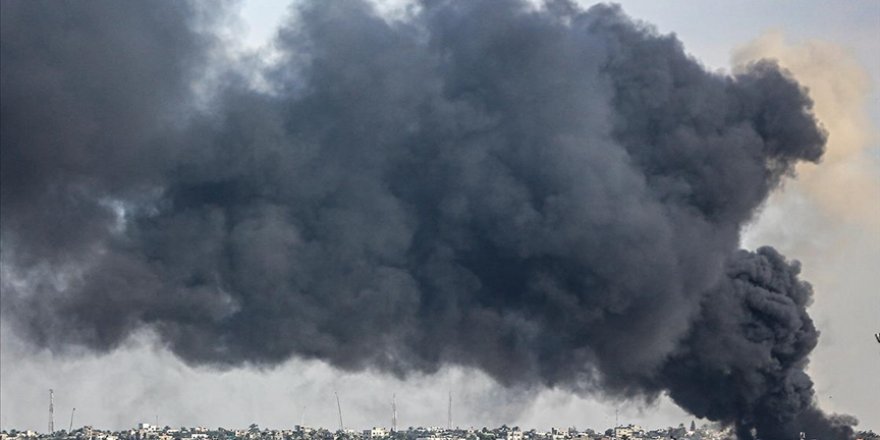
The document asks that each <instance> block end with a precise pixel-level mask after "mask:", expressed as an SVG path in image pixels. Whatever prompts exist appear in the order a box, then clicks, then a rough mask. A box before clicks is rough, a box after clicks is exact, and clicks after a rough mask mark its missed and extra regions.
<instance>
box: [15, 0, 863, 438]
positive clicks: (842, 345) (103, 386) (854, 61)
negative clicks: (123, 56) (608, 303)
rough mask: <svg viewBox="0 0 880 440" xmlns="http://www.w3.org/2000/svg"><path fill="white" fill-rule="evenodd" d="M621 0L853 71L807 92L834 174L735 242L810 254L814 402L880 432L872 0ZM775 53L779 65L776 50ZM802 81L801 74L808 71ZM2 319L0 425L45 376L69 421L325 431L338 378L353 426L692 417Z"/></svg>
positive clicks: (274, 22)
mask: <svg viewBox="0 0 880 440" xmlns="http://www.w3.org/2000/svg"><path fill="white" fill-rule="evenodd" d="M288 3H289V2H288V1H286V0H250V1H246V2H244V4H243V6H242V8H241V11H242V18H243V23H242V25H241V27H240V29H239V31H240V32H242V33H243V36H242V37H240V38H241V39H242V41H243V46H244V47H247V48H249V49H252V50H253V49H257V48H260V47H262V46H263V45H265V44H268V43H269V41H270V40H271V36H272V35H273V33H274V31H275V29H276V28H277V26H278V25H279V23H281V21H282V20H283V19H284V17H285V15H286V12H285V10H286V7H287V6H286V5H287V4H288ZM381 3H383V7H384V8H385V10H388V11H391V12H392V13H393V11H394V9H395V8H396V7H399V3H397V2H394V1H389V0H383V1H382V2H381ZM622 4H623V7H624V10H625V11H626V12H627V13H628V14H629V15H631V16H633V17H635V18H638V19H641V20H644V21H646V22H649V23H653V24H654V25H656V26H657V28H658V29H659V31H660V32H662V33H669V32H674V33H675V34H676V35H677V36H678V37H679V38H680V39H681V40H682V41H683V43H684V46H685V48H686V49H687V50H688V51H689V52H690V53H691V54H692V55H693V56H694V57H696V58H697V59H699V60H701V61H702V62H703V63H704V65H706V66H707V67H709V68H711V69H716V70H718V69H721V70H725V71H729V70H730V69H732V65H731V63H732V60H733V58H734V56H735V54H736V53H738V54H739V55H738V57H739V61H743V60H746V59H748V58H749V56H750V55H754V54H762V55H772V56H779V57H783V52H784V53H785V54H788V55H787V56H790V58H787V59H788V60H790V61H789V62H791V63H795V62H796V61H798V62H800V64H798V65H797V66H794V65H792V66H790V68H791V69H792V71H793V73H794V74H795V76H796V77H798V73H799V71H798V69H800V71H802V72H807V73H804V75H808V74H810V75H812V76H810V77H809V78H810V79H811V80H812V81H814V83H813V84H812V85H810V87H811V90H812V89H814V88H815V89H816V90H820V89H822V88H823V87H824V88H826V89H828V90H836V89H834V82H835V81H854V80H853V79H852V78H854V77H859V76H858V75H860V73H859V72H863V73H862V74H863V75H864V78H865V81H866V84H867V88H865V89H864V90H862V89H859V90H862V91H861V92H858V93H855V94H850V95H846V96H844V97H841V96H839V95H837V94H833V93H831V92H829V93H830V95H829V96H831V97H826V98H825V101H820V99H818V97H814V99H816V101H817V112H821V110H822V109H823V108H824V109H826V110H825V111H826V112H828V113H827V114H829V115H831V116H828V117H829V121H827V122H826V121H823V123H824V124H825V126H826V128H827V129H829V132H830V136H831V138H830V141H829V142H830V143H829V151H837V150H835V149H838V150H840V151H842V152H841V153H839V155H838V156H839V160H838V162H836V163H838V166H837V167H836V168H833V169H834V170H837V172H831V171H827V172H824V171H822V166H820V167H819V171H813V170H806V171H803V172H804V174H805V175H806V176H808V177H806V179H807V180H806V183H804V182H790V183H789V184H787V185H786V187H785V190H784V191H783V192H782V193H780V194H777V195H775V196H774V197H773V198H772V199H771V200H770V202H769V203H768V206H767V207H766V208H765V210H764V211H763V213H762V214H761V217H760V218H759V219H757V221H755V223H754V224H753V225H752V226H751V227H750V228H749V229H748V231H747V233H746V234H745V237H744V243H743V246H745V247H747V248H754V247H756V246H759V245H763V244H769V245H774V246H777V247H778V248H780V250H781V251H782V252H783V253H784V254H786V255H787V256H789V257H790V258H793V259H799V260H801V261H802V262H803V263H804V278H806V279H808V280H810V281H812V282H813V284H814V286H815V288H816V294H815V296H816V300H815V304H814V305H813V306H812V308H811V314H812V315H813V317H814V319H815V321H816V323H817V327H818V328H819V329H820V331H822V332H823V335H822V338H821V339H820V342H819V347H818V348H817V349H816V350H815V352H814V355H813V357H812V359H813V363H812V364H811V369H810V372H811V373H812V375H813V378H814V380H815V382H816V389H817V394H818V398H819V400H820V403H821V406H822V408H823V409H825V410H829V411H833V412H843V413H849V414H852V415H854V416H856V417H857V418H859V419H860V421H861V424H860V425H859V428H860V429H873V430H875V431H880V411H877V409H876V408H877V402H878V399H877V396H880V375H878V374H877V371H878V367H880V346H878V344H877V343H876V342H875V341H874V340H873V336H872V334H873V333H874V332H877V331H880V289H878V288H877V286H878V285H880V271H878V270H877V268H878V267H880V200H878V199H874V198H873V195H876V194H880V193H878V192H877V191H878V188H880V180H878V174H880V141H878V140H880V137H878V133H880V98H878V96H880V94H878V90H880V2H878V1H875V0H860V1H848V2H828V1H818V0H809V1H777V2H767V1H758V0H731V1H723V2H722V1H718V2H705V1H700V0H674V1H664V2H656V1H650V0H638V1H624V2H622ZM771 32H776V33H777V34H776V35H780V36H781V37H779V38H781V40H778V41H782V42H781V43H779V45H776V46H774V45H772V44H770V43H768V42H767V40H761V41H758V42H756V40H758V39H759V38H761V37H762V36H765V35H767V34H768V33H771ZM750 44H751V46H749V47H748V48H746V46H747V45H750ZM810 44H820V45H825V46H822V47H824V48H825V49H823V50H824V51H823V50H815V47H817V46H815V45H814V46H810ZM797 48H801V50H800V51H798V50H799V49H797ZM811 48H812V49H811ZM264 50H265V49H264ZM737 51H739V52H737ZM792 53H797V55H791V54H792ZM836 55H839V56H841V57H843V59H845V60H848V61H847V63H850V64H847V66H849V67H851V69H849V70H847V71H846V72H845V73H840V74H839V73H837V71H836V70H835V71H834V72H835V73H834V74H830V75H824V76H823V75H821V74H815V72H813V73H809V70H810V68H811V67H814V66H820V67H816V68H817V69H819V68H826V69H834V68H836V67H835V66H837V64H832V65H830V66H826V67H821V65H822V61H823V60H828V59H829V57H831V58H833V56H836ZM798 57H800V58H798ZM782 62H783V65H786V59H782ZM837 62H838V61H834V60H833V59H832V63H837ZM848 75H850V76H848ZM853 75H854V76H853ZM798 78H800V77H798ZM802 81H803V82H805V83H806V82H807V81H806V77H805V79H804V80H802ZM823 81H824V82H823ZM808 85H809V84H808ZM832 95H833V96H832ZM834 99H837V100H838V101H834ZM832 101H833V102H832ZM844 101H845V102H844ZM835 114H837V115H845V116H846V118H845V119H846V120H858V118H864V120H865V121H866V124H865V125H864V126H860V127H856V128H851V127H849V126H844V125H841V124H840V123H837V122H835V121H832V120H831V118H833V117H834V116H833V115H835ZM821 117H822V115H821V114H820V118H821ZM835 129H837V130H838V131H837V132H835ZM856 129H858V130H861V131H860V132H859V133H858V135H853V134H852V133H848V132H845V131H846V130H856ZM853 139H854V140H853ZM860 142H861V143H862V145H860V146H857V147H852V144H853V143H860ZM831 169H832V168H829V170H831ZM853 170H855V171H853ZM851 173H859V174H858V178H857V179H855V178H854V179H850V177H851ZM841 176H843V177H841ZM847 185H858V186H859V188H853V187H848V186H847ZM817 188H818V189H817ZM857 189H858V190H857ZM824 190H828V191H833V194H832V195H831V196H828V195H827V194H824V192H826V191H824ZM861 190H864V192H862V191H861ZM854 194H855V195H854ZM859 194H867V196H863V197H862V198H860V197H859V196H858V195H859ZM828 197H831V198H832V199H833V198H835V197H837V198H849V199H852V200H851V205H852V206H850V205H846V204H842V205H841V204H834V203H829V202H827V200H826V199H827V198H828ZM856 205H858V206H856ZM792 218H797V221H794V222H792V221H791V219H792ZM783 220H786V221H784V222H783ZM0 328H2V327H0ZM3 330H4V331H3V333H2V338H0V340H2V348H0V350H2V356H0V385H2V387H0V398H2V402H3V405H2V410H0V414H2V420H0V425H2V428H4V429H5V428H9V427H15V428H18V429H36V430H41V431H42V430H45V427H46V421H47V419H46V417H47V415H46V408H47V395H46V390H47V389H49V388H54V389H55V396H56V400H55V408H56V422H55V423H56V427H59V426H60V427H63V428H66V427H67V422H68V419H67V418H68V417H69V415H70V409H71V407H74V406H75V407H76V408H77V409H76V419H75V420H74V426H81V425H83V424H90V425H94V426H96V427H106V428H113V429H120V428H126V427H130V426H133V425H135V424H136V423H138V422H141V421H148V422H152V421H154V418H155V417H157V416H158V417H159V422H160V423H161V424H163V425H164V424H168V425H172V426H179V425H187V426H191V425H202V426H210V427H215V426H220V425H222V426H226V427H244V426H247V425H248V424H250V423H252V422H253V423H258V424H259V425H260V426H266V427H278V428H287V427H292V426H293V425H296V424H299V423H300V422H301V421H302V422H304V423H305V424H307V425H320V426H325V427H331V428H332V427H336V426H337V424H338V422H337V419H336V417H337V415H336V408H335V401H334V400H333V392H334V391H338V392H339V394H340V396H341V398H342V407H343V413H344V414H343V415H344V418H345V423H346V425H347V427H354V428H365V427H369V426H374V425H378V426H388V425H389V423H390V399H391V394H392V393H396V394H397V403H398V409H399V420H400V425H401V426H404V427H405V426H411V425H444V424H445V421H446V398H447V393H448V392H449V391H450V390H451V391H452V393H453V396H454V400H455V410H454V421H455V424H456V425H459V426H497V425H501V424H508V425H519V426H522V427H535V428H539V429H548V428H549V427H551V426H566V427H567V426H577V427H579V428H586V427H592V428H603V429H604V428H606V427H608V426H611V425H612V424H613V422H614V417H615V411H619V417H620V420H621V422H633V423H639V424H641V425H643V426H646V427H654V426H669V425H677V424H678V423H689V422H690V420H692V417H691V416H689V415H687V414H686V413H685V412H683V411H682V410H680V409H678V408H677V407H675V405H674V404H672V403H671V402H669V401H668V399H665V398H663V399H661V400H660V401H659V402H657V403H656V404H653V405H652V404H645V403H644V402H604V401H602V399H601V397H599V396H596V397H595V398H582V397H577V396H572V395H569V394H568V393H566V392H564V391H559V390H511V389H505V388H503V387H500V386H499V385H497V384H494V383H493V382H492V381H491V380H490V379H489V378H488V377H487V376H485V375H484V374H483V373H480V372H478V371H472V370H465V369H461V368H449V369H446V370H444V371H441V372H440V373H438V374H436V375H434V376H427V377H413V378H410V379H409V380H405V381H404V380H399V379H396V378H392V377H388V376H384V375H382V374H381V373H374V372H362V373H345V372H340V371H338V370H336V369H334V368H332V367H330V366H327V365H325V364H323V363H320V362H315V361H300V360H292V361H289V362H287V363H285V364H283V365H281V366H279V367H277V368H274V369H271V370H267V371H255V370H247V369H234V370H229V371H223V372H218V371H213V370H209V369H202V368H195V369H194V368H191V367H188V366H186V365H184V364H182V363H181V362H180V361H179V360H177V359H175V358H174V357H173V356H172V355H171V354H169V353H168V352H167V351H166V350H164V349H163V348H161V347H157V346H155V343H154V342H152V341H153V339H152V338H151V337H150V335H142V336H141V337H139V338H135V340H133V341H131V342H130V344H129V345H128V346H127V347H126V348H124V349H122V350H119V351H117V352H114V353H112V354H109V355H106V356H95V355H91V354H88V355H84V356H82V357H79V358H75V359H70V358H64V359H62V358H53V357H52V356H51V355H50V354H48V353H46V352H41V353H32V352H31V351H30V350H31V349H29V348H26V347H25V346H24V345H22V344H21V343H20V342H19V341H18V340H16V339H15V337H14V336H13V335H10V334H9V332H8V331H5V330H6V329H5V328H3ZM7 402H14V405H10V404H7ZM698 423H699V421H698Z"/></svg>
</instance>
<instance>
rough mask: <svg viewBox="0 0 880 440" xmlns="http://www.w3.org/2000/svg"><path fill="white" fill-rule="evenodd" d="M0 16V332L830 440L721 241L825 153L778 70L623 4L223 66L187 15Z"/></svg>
mask: <svg viewBox="0 0 880 440" xmlns="http://www.w3.org/2000/svg"><path fill="white" fill-rule="evenodd" d="M0 4H2V25H3V26H2V57H3V66H2V94H3V100H2V131H0V132H2V244H3V246H2V269H3V275H4V277H3V284H2V298H3V319H4V320H5V321H8V322H10V323H12V324H13V325H14V328H15V331H16V332H17V333H20V334H21V335H23V336H24V337H26V338H27V339H28V340H29V341H31V342H32V343H33V344H34V345H35V346H39V347H48V348H50V349H52V350H54V351H56V352H58V353H68V352H72V351H76V350H80V349H82V348H87V349H90V350H95V351H98V352H106V351H110V350H113V349H114V348H116V347H118V346H119V345H120V344H122V343H123V342H124V341H125V340H126V339H127V338H128V337H129V336H130V335H131V334H132V333H133V332H135V331H140V330H143V329H149V330H151V331H153V332H155V333H156V334H157V335H158V336H159V338H160V340H161V341H162V342H163V343H164V344H166V345H167V347H168V348H169V349H170V350H171V351H172V352H174V353H175V354H176V355H177V356H179V357H180V358H182V359H183V360H185V361H187V362H189V363H191V364H200V365H212V366H216V367H221V368H223V367H239V366H268V365H274V364H277V363H279V362H282V361H284V360H286V359H289V358H291V357H294V356H296V357H301V358H314V359H320V360H323V361H326V362H329V363H331V364H332V365H335V366H337V367H339V368H342V369H347V370H362V369H367V368H374V369H379V370H383V371H387V372H390V373H392V374H396V375H400V376H406V375H407V374H408V373H409V372H414V371H420V372H433V371H436V370H437V369H438V368H440V367H441V366H443V365H446V364H456V365H463V366H468V367H474V368H479V369H481V370H483V371H485V372H487V373H488V374H490V375H491V376H492V377H493V378H495V379H496V380H497V381H498V382H500V383H501V384H504V385H526V386H549V387H561V388H564V389H569V390H572V391H573V392H579V393H591V392H593V393H600V394H603V395H608V396H624V397H638V396H644V397H647V398H652V397H654V396H657V395H658V394H660V393H668V394H669V395H670V396H671V397H672V398H673V399H674V400H675V401H676V402H677V403H678V404H679V405H681V406H682V407H683V408H685V409H687V410H689V411H691V412H693V413H694V414H696V415H698V416H701V417H707V418H709V419H712V420H718V421H721V422H723V423H725V424H729V425H733V426H735V427H736V429H737V432H738V434H739V436H740V437H741V438H744V439H745V438H752V437H754V436H756V435H757V436H758V437H760V438H763V439H766V440H774V439H795V438H798V433H799V431H801V430H805V429H809V430H810V435H811V436H815V437H817V438H824V439H827V438H849V437H851V435H852V434H851V429H850V425H851V424H852V423H854V422H853V421H851V420H849V419H841V418H828V417H826V416H825V415H823V414H822V413H821V411H819V410H818V409H817V408H816V407H815V404H814V398H813V387H812V382H811V380H810V378H809V377H808V376H807V375H806V374H805V372H804V369H805V367H806V364H807V356H808V354H809V353H810V351H811V350H812V349H813V348H814V347H815V345H816V341H817V337H818V332H817V331H816V329H815V327H814V326H813V323H812V322H811V320H810V318H809V316H808V315H807V313H806V307H807V306H808V305H809V303H810V297H811V295H812V292H811V289H810V287H809V285H808V284H806V283H805V282H803V281H800V280H799V279H798V272H799V267H798V264H797V263H796V262H789V261H787V260H786V259H785V258H783V257H782V256H781V255H779V254H778V253H777V252H775V251H774V250H772V249H770V248H763V249H760V250H758V251H757V252H755V253H751V252H746V251H740V250H738V240H739V231H740V229H741V227H742V226H743V225H744V223H746V222H748V221H749V220H750V219H752V218H753V216H754V215H755V212H756V210H757V209H758V208H759V207H760V205H761V203H762V202H763V201H764V200H765V199H766V197H767V196H768V194H769V193H770V192H771V191H772V190H773V189H774V188H775V187H776V186H777V185H779V183H780V181H781V179H783V178H784V177H786V176H787V175H791V174H792V172H791V171H792V169H793V166H794V164H795V163H797V162H798V161H814V162H815V161H818V160H819V158H820V156H821V155H822V152H823V146H824V143H825V135H824V133H823V131H822V130H821V129H820V128H819V127H818V126H817V122H816V121H815V119H814V117H813V116H812V115H811V113H810V107H811V102H810V100H809V98H808V97H807V96H806V93H805V91H804V90H803V89H801V88H800V87H799V86H798V85H797V84H796V83H795V82H794V81H793V80H792V79H791V78H790V77H789V76H788V75H787V74H786V73H785V72H783V71H781V70H780V69H779V68H778V67H776V66H775V65H774V64H773V63H772V62H769V61H768V62H760V63H757V64H754V65H752V66H750V67H749V68H747V69H745V70H744V71H743V72H742V73H739V74H737V75H735V76H726V75H722V74H719V73H710V72H707V71H706V70H705V69H704V68H703V67H702V66H700V65H699V63H698V62H696V61H694V60H693V59H691V58H689V57H688V56H687V55H686V54H685V52H684V50H683V48H682V47H681V44H680V43H679V42H678V41H677V40H676V39H675V38H674V37H672V36H663V35H658V34H657V33H656V32H655V31H653V30H652V29H651V28H649V27H647V26H646V25H643V24H640V23H637V22H633V21H632V20H630V19H629V18H627V17H626V16H625V15H624V14H623V13H622V12H621V11H620V9H619V8H617V7H615V6H596V7H593V8H591V9H589V10H586V11H585V10H582V9H580V8H579V7H577V6H574V5H572V4H569V3H566V2H561V1H559V2H551V3H549V4H547V5H546V6H545V7H543V8H540V9H537V10H536V9H533V8H530V7H527V6H526V5H524V4H521V3H519V2H517V1H513V0H511V1H502V0H479V1H466V2H464V1H462V2H454V1H429V2H425V3H423V4H421V5H419V7H418V8H416V10H414V11H413V12H411V13H410V14H409V15H408V16H407V17H406V18H405V19H402V20H398V21H388V20H386V19H384V18H381V17H379V16H378V15H377V14H376V13H375V12H374V11H373V9H372V8H371V7H370V6H369V5H368V4H365V3H362V2H360V1H340V2H305V3H303V4H301V5H300V6H298V7H297V9H296V13H295V17H294V18H293V19H292V20H291V21H290V23H289V24H288V25H287V26H286V27H285V28H284V30H283V31H282V32H281V33H280V34H279V36H278V39H277V42H276V43H277V45H278V48H279V50H280V52H281V54H282V56H281V57H280V61H278V62H277V63H274V64H272V65H270V66H268V67H260V68H250V69H249V68H247V67H246V66H239V68H237V69H229V70H228V71H227V72H226V73H222V72H221V73H220V74H216V70H217V69H218V67H217V66H214V65H212V63H210V60H212V59H214V60H216V59H218V55H217V54H218V53H220V51H221V45H220V41H219V40H218V39H217V38H215V37H212V36H211V35H209V34H208V33H206V32H207V31H206V29H211V27H212V26H217V23H222V17H221V16H220V15H219V14H209V13H207V11H203V10H201V9H200V8H199V7H197V6H198V5H192V4H189V3H184V2H149V3H138V2H81V3H72V2H71V3H59V4H51V5H49V4H48V3H42V2H18V1H9V2H3V3H0ZM254 69H258V71H256V72H255V71H253V70H254ZM221 70H222V69H221ZM212 71H214V72H215V74H213V75H211V74H209V72H212ZM236 71H237V72H239V73H238V74H236V73H234V72H236ZM241 72H245V73H241ZM248 75H259V76H261V77H262V78H263V82H264V83H265V84H263V85H262V87H260V88H254V87H252V86H250V84H252V82H251V81H248V80H247V78H246V77H247V76H248ZM209 76H210V77H211V78H213V79H212V80H211V81H210V82H206V81H204V80H202V81H200V80H199V79H200V78H202V79H204V78H206V77H209ZM197 84H199V85H200V86H199V87H196V85H197ZM205 84H207V85H208V86H205ZM206 89H208V90H206ZM195 90H199V91H200V93H199V94H196V93H195ZM194 103H201V104H200V105H196V104H194Z"/></svg>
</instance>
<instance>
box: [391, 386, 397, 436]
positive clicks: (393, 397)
mask: <svg viewBox="0 0 880 440" xmlns="http://www.w3.org/2000/svg"><path fill="white" fill-rule="evenodd" d="M391 431H392V432H397V395H395V394H393V393H392V394H391Z"/></svg>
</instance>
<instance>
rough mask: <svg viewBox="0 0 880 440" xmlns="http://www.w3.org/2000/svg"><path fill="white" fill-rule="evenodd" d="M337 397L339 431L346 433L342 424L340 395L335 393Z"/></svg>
mask: <svg viewBox="0 0 880 440" xmlns="http://www.w3.org/2000/svg"><path fill="white" fill-rule="evenodd" d="M333 394H335V395H336V409H337V410H338V411H339V430H340V431H342V432H345V425H343V424H342V404H340V403H339V393H337V392H335V391H334V392H333Z"/></svg>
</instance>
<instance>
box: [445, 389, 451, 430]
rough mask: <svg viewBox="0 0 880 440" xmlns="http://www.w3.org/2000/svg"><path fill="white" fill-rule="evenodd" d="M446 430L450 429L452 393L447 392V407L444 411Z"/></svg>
mask: <svg viewBox="0 0 880 440" xmlns="http://www.w3.org/2000/svg"><path fill="white" fill-rule="evenodd" d="M446 428H447V429H450V430H451V429H452V391H450V392H449V407H448V408H447V411H446Z"/></svg>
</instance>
